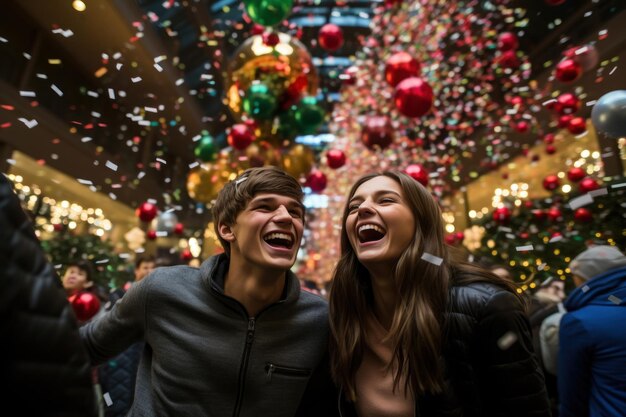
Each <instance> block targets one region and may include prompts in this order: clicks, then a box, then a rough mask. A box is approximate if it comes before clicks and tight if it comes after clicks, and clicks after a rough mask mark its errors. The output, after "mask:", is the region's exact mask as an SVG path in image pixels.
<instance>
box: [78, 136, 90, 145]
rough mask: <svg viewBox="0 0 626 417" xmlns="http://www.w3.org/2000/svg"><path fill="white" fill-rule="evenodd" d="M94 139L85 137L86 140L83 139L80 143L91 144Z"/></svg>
mask: <svg viewBox="0 0 626 417" xmlns="http://www.w3.org/2000/svg"><path fill="white" fill-rule="evenodd" d="M92 140H93V139H92V138H90V137H89V136H85V137H84V138H81V139H80V141H81V142H82V143H87V142H91V141H92Z"/></svg>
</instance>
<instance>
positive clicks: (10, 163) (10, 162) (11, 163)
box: [7, 159, 17, 165]
mask: <svg viewBox="0 0 626 417" xmlns="http://www.w3.org/2000/svg"><path fill="white" fill-rule="evenodd" d="M7 163H8V164H9V165H15V164H16V163H17V161H16V160H15V159H7Z"/></svg>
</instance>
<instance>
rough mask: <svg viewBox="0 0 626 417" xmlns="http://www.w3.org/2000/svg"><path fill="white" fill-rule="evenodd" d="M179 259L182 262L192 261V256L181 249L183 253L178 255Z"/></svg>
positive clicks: (189, 252) (188, 251)
mask: <svg viewBox="0 0 626 417" xmlns="http://www.w3.org/2000/svg"><path fill="white" fill-rule="evenodd" d="M180 259H182V260H183V261H190V260H192V259H193V254H192V253H191V251H190V250H189V249H183V251H182V252H181V253H180Z"/></svg>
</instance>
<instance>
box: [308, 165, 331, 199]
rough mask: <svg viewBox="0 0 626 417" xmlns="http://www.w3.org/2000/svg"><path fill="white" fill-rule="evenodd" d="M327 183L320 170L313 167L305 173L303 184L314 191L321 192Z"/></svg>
mask: <svg viewBox="0 0 626 417" xmlns="http://www.w3.org/2000/svg"><path fill="white" fill-rule="evenodd" d="M327 183H328V180H327V179H326V175H325V174H324V173H323V172H322V171H320V170H318V169H314V170H313V171H311V173H310V174H309V175H307V177H306V183H305V185H306V186H308V187H310V188H311V190H312V191H313V192H314V193H321V192H322V191H324V189H325V188H326V184H327Z"/></svg>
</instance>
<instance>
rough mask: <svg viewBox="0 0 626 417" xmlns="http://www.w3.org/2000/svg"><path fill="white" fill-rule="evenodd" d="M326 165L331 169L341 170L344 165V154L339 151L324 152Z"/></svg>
mask: <svg viewBox="0 0 626 417" xmlns="http://www.w3.org/2000/svg"><path fill="white" fill-rule="evenodd" d="M326 163H327V164H328V166H329V167H330V168H332V169H337V168H341V167H342V166H344V165H345V163H346V154H345V153H343V151H342V150H339V149H330V150H329V151H328V152H326Z"/></svg>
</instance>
